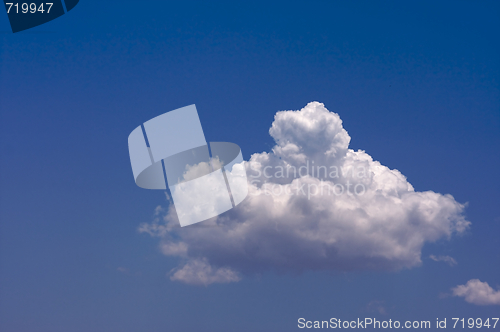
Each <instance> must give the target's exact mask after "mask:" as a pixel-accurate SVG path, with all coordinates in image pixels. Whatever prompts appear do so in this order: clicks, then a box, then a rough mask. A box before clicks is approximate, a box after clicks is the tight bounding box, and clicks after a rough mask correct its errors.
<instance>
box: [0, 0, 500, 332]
mask: <svg viewBox="0 0 500 332" xmlns="http://www.w3.org/2000/svg"><path fill="white" fill-rule="evenodd" d="M0 31H2V32H1V33H0V39H1V41H0V78H1V81H0V114H1V115H0V116H1V118H0V123H1V136H0V138H1V142H0V144H1V145H0V153H1V163H0V169H1V177H0V190H1V191H0V218H1V221H0V330H1V331H4V332H25V331H26V332H28V331H29V332H38V331H39V332H59V331H61V332H63V331H64V332H73V331H74V332H80V331H82V332H84V331H93V332H99V331H106V332H111V331H117V332H118V331H120V332H129V331H294V330H298V329H297V319H298V318H299V317H305V318H307V319H310V320H315V319H318V320H322V319H329V318H330V317H338V318H341V319H356V318H357V317H361V318H363V317H365V316H370V317H380V318H381V319H389V318H392V319H393V320H394V319H398V320H406V319H410V320H422V319H428V320H431V321H432V322H434V321H435V319H436V318H437V317H439V318H444V317H448V319H450V318H451V317H465V318H468V317H474V318H477V317H482V318H486V317H498V312H499V307H498V306H476V305H473V304H469V303H466V302H465V301H464V299H463V298H458V297H446V296H443V294H445V293H448V294H449V293H450V288H452V287H455V286H457V285H459V284H464V283H466V282H467V281H468V280H470V279H475V278H477V279H480V280H481V281H486V282H488V283H489V284H490V285H491V286H492V287H493V288H495V289H498V288H497V287H498V286H500V250H499V249H500V206H499V204H498V202H499V201H500V176H499V172H498V170H499V169H500V155H499V151H500V149H499V147H500V61H499V60H500V47H499V38H500V5H499V3H498V2H494V1H485V2H474V1H449V2H446V1H444V2H440V3H438V4H436V3H434V2H431V1H429V2H413V3H406V4H402V3H401V2H397V1H393V2H392V1H385V2H379V3H376V2H371V1H353V2H348V1H344V2H331V1H308V2H306V1H303V2H296V1H287V2H274V4H273V3H271V4H270V3H268V2H236V1H232V2H192V1H183V2H176V3H170V2H164V1H150V2H137V1H90V0H82V1H80V3H79V4H78V5H77V7H75V9H73V10H72V11H71V12H69V13H68V14H66V15H64V16H62V17H60V18H58V19H56V20H54V21H52V22H50V23H47V24H44V25H42V26H39V27H37V28H34V29H31V30H27V31H26V32H21V33H16V34H12V33H11V32H10V26H9V23H8V20H7V15H6V14H2V13H0ZM311 101H319V102H322V103H324V104H325V106H326V107H327V108H328V109H329V110H330V111H333V112H336V113H338V114H339V115H340V117H341V118H342V120H343V121H344V127H345V128H346V130H347V131H348V132H349V135H350V136H351V137H352V141H351V148H353V149H363V150H366V152H367V153H369V154H370V155H371V156H373V158H374V159H376V160H379V161H381V162H382V164H384V165H386V166H388V167H390V168H396V169H398V170H400V171H401V172H402V173H403V174H404V175H405V176H407V177H408V181H409V182H410V183H411V184H412V185H413V186H414V187H415V189H416V190H418V191H425V190H433V191H435V192H439V193H443V194H446V193H449V194H451V195H453V196H454V197H455V199H456V200H457V201H458V202H460V203H465V202H468V206H467V209H466V216H467V219H468V220H470V221H471V222H472V227H471V229H470V231H469V232H468V233H467V234H466V235H464V236H461V237H454V238H452V239H451V240H450V241H447V240H440V241H438V242H437V243H434V244H428V245H426V246H425V247H424V249H423V252H422V259H423V265H422V266H421V267H416V268H413V269H410V270H403V271H400V272H377V273H374V272H356V273H354V272H353V273H346V274H343V273H340V274H335V273H327V272H306V273H304V274H301V275H286V274H285V275H276V274H273V273H269V274H263V275H260V276H255V277H250V278H244V279H243V280H242V281H240V282H238V283H234V284H222V285H218V284H214V285H210V286H207V287H196V286H189V285H184V284H181V283H177V282H172V281H170V280H169V279H168V277H167V276H166V274H167V272H168V271H170V270H171V269H172V268H174V267H175V266H177V260H176V259H173V258H168V257H165V256H163V255H162V254H161V253H160V252H159V250H158V241H157V240H156V239H152V238H151V237H149V236H147V235H145V234H139V233H138V231H137V228H138V226H139V224H140V223H142V222H149V221H151V219H152V215H153V212H154V209H155V207H156V206H158V205H163V206H164V207H165V206H166V205H167V202H166V200H165V196H164V194H163V193H162V192H161V191H153V190H143V189H140V188H138V187H137V186H136V185H135V183H134V180H133V176H132V171H131V167H130V161H129V156H128V149H127V137H128V135H129V133H130V132H131V131H132V130H133V129H134V128H135V127H136V126H138V125H139V124H141V123H143V122H144V121H146V120H149V119H151V118H153V117H155V116H157V115H159V114H162V113H164V112H167V111H169V110H173V109H176V108H179V107H182V106H186V105H189V104H196V105H197V108H198V112H199V116H200V119H201V123H202V125H203V128H204V131H205V136H206V138H207V140H208V141H227V142H235V143H237V144H238V145H239V146H240V147H241V148H242V151H243V155H244V158H245V159H248V158H249V157H250V155H251V154H252V153H256V152H262V151H269V150H270V148H271V147H272V146H273V145H274V143H273V140H272V138H271V137H270V136H269V133H268V130H269V127H270V125H271V123H272V121H273V117H274V114H275V113H276V112H277V111H279V110H298V109H300V108H302V107H304V106H305V105H306V104H307V103H308V102H311ZM430 254H435V255H449V256H452V257H454V258H455V259H456V260H457V261H458V265H457V266H455V267H450V266H448V265H446V264H444V263H441V262H434V261H432V260H430V259H429V258H428V257H429V255H430ZM119 268H121V269H126V273H123V272H120V271H119V270H118V269H119ZM440 294H441V295H440ZM373 301H378V302H373ZM370 302H372V303H381V304H382V305H383V306H384V307H385V309H386V311H387V315H381V314H379V313H378V312H375V311H371V309H370V308H371V306H370V305H369V303H370ZM498 328H499V327H498V326H497V329H498Z"/></svg>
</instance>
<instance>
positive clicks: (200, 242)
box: [140, 102, 470, 284]
mask: <svg viewBox="0 0 500 332" xmlns="http://www.w3.org/2000/svg"><path fill="white" fill-rule="evenodd" d="M269 133H270V134H271V136H272V137H273V138H274V140H275V142H276V145H275V146H274V147H273V149H272V151H271V152H269V153H267V152H263V153H256V154H253V155H252V156H251V158H250V160H249V161H248V162H244V167H245V169H246V172H247V176H248V180H249V196H248V198H247V199H245V200H244V201H243V202H242V203H241V204H240V205H238V206H237V207H236V208H234V209H232V210H230V211H228V212H226V213H224V214H222V215H220V216H218V217H215V218H212V219H210V220H207V221H205V222H202V223H200V224H196V225H192V226H189V227H184V228H180V227H179V222H178V220H177V215H176V211H175V207H174V205H173V204H170V206H169V209H168V211H166V212H165V213H164V212H163V211H162V210H161V209H158V210H157V212H156V217H155V220H154V221H153V222H152V223H150V224H143V225H141V227H140V231H141V232H147V233H149V234H151V235H153V236H158V237H160V238H161V248H162V252H163V253H164V254H165V255H169V256H174V257H180V258H181V260H182V261H183V262H184V263H182V264H185V265H182V267H181V268H179V269H178V270H176V272H175V273H174V274H173V276H172V280H178V281H183V282H187V283H192V284H209V283H214V282H232V281H237V280H239V276H240V275H250V274H254V273H260V272H263V271H269V270H273V271H277V272H292V273H300V272H302V271H306V270H334V271H353V270H400V269H403V268H411V267H415V266H418V265H420V264H421V249H422V247H423V245H424V244H425V243H426V242H433V241H436V240H438V239H442V238H450V237H451V236H452V235H453V234H457V233H463V232H464V231H466V230H467V228H468V227H469V224H470V222H468V221H467V220H465V218H464V216H463V210H464V205H462V204H460V203H458V202H456V201H455V200H454V198H453V197H452V196H451V195H442V194H439V193H435V192H433V191H425V192H416V191H415V190H414V189H413V187H412V185H411V184H410V183H409V182H408V181H407V179H406V177H405V176H404V175H403V174H401V172H399V171H398V170H395V169H392V170H391V169H389V168H388V167H386V166H384V165H382V164H381V163H380V162H378V161H375V160H373V159H372V157H371V156H370V155H368V154H367V153H366V152H365V151H362V150H358V151H354V150H352V149H349V148H348V146H349V142H350V136H349V135H348V133H347V131H346V130H345V129H344V128H343V126H342V120H341V119H340V117H339V116H338V115H337V114H335V113H333V112H329V111H328V110H327V109H326V108H325V107H324V105H323V104H321V103H318V102H312V103H309V104H308V105H307V106H306V107H304V108H303V109H301V110H300V111H282V112H278V113H277V114H276V115H275V119H274V122H273V124H272V126H271V129H270V130H269ZM235 167H240V168H241V166H240V165H236V166H235ZM193 195H194V194H193ZM193 197H194V196H193ZM162 213H163V214H164V215H163V218H159V216H160V215H161V214H162ZM196 280H198V281H196Z"/></svg>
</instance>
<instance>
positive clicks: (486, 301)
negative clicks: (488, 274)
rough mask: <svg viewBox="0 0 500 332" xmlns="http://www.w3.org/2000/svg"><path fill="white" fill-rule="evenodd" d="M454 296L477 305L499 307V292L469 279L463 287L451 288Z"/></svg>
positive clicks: (486, 284)
mask: <svg viewBox="0 0 500 332" xmlns="http://www.w3.org/2000/svg"><path fill="white" fill-rule="evenodd" d="M452 292H453V295H454V296H461V297H464V298H465V301H467V302H469V303H472V304H477V305H494V304H496V305H500V290H497V291H496V290H494V289H493V288H491V286H490V285H488V283H487V282H481V281H480V280H479V279H471V280H469V281H467V283H466V284H465V285H458V286H457V287H455V288H452Z"/></svg>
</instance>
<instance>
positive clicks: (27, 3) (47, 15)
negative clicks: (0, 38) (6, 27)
mask: <svg viewBox="0 0 500 332" xmlns="http://www.w3.org/2000/svg"><path fill="white" fill-rule="evenodd" d="M64 3H65V5H66V8H67V11H70V10H71V9H73V8H74V7H75V6H76V4H77V3H78V0H65V1H64ZM4 4H5V10H6V11H7V16H8V17H9V21H10V26H11V28H12V32H14V33H16V32H19V31H23V30H26V29H30V28H33V27H36V26H38V25H41V24H44V23H47V22H49V21H52V20H53V19H55V18H58V17H59V16H62V15H64V7H63V4H62V1H61V0H45V1H40V0H19V1H16V0H4Z"/></svg>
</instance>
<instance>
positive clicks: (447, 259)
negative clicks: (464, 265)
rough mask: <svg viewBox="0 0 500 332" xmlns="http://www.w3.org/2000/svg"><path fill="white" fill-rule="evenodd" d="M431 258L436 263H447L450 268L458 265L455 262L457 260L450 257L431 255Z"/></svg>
mask: <svg viewBox="0 0 500 332" xmlns="http://www.w3.org/2000/svg"><path fill="white" fill-rule="evenodd" d="M429 258H430V259H432V260H433V261H435V262H445V263H446V264H448V265H449V266H455V265H457V264H458V263H457V261H456V260H455V258H453V257H450V256H435V255H430V256H429Z"/></svg>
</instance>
